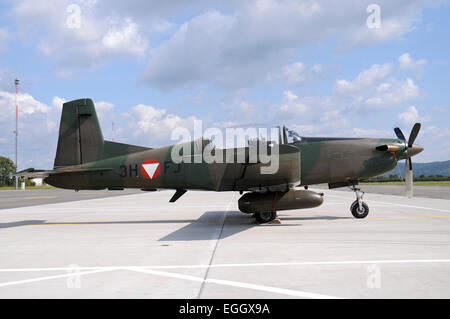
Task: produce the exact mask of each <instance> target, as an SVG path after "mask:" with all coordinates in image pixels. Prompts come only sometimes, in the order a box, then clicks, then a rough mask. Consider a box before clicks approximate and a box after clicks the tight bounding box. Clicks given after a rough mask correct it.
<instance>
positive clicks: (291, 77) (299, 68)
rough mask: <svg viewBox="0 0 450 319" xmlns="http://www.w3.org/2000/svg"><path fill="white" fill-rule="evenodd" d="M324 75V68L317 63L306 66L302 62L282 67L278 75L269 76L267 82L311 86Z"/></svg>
mask: <svg viewBox="0 0 450 319" xmlns="http://www.w3.org/2000/svg"><path fill="white" fill-rule="evenodd" d="M324 75H325V74H324V67H323V65H321V64H319V63H316V64H314V65H312V66H306V65H304V64H303V63H302V62H294V63H292V64H288V65H285V66H283V68H282V71H281V73H280V74H276V75H274V76H271V75H269V81H274V80H283V81H285V82H286V83H288V84H292V85H303V84H312V83H313V82H315V81H316V80H318V79H319V78H321V77H324Z"/></svg>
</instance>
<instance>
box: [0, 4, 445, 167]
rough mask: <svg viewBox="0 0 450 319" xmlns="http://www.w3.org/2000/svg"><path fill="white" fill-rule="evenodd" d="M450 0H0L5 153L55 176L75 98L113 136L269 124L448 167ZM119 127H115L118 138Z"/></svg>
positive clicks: (0, 147)
mask: <svg viewBox="0 0 450 319" xmlns="http://www.w3.org/2000/svg"><path fill="white" fill-rule="evenodd" d="M449 16H450V3H449V1H444V0H442V1H439V0H428V1H419V0H396V1H392V0H387V1H376V2H374V1H373V0H371V1H363V0H355V1H343V0H334V1H333V0H331V1H330V0H326V1H325V0H323V1H322V0H308V1H294V0H279V1H276V0H248V1H237V0H230V1H216V0H191V1H182V0H173V1H155V0H150V1H149V0H147V1H141V0H128V1H120V0H108V1H106V0H69V1H66V0H39V1H38V0H15V1H12V0H0V155H1V156H6V157H10V158H11V159H14V149H15V144H14V130H15V86H14V79H15V78H16V77H17V78H19V79H20V87H19V94H18V97H17V99H18V105H19V146H18V148H19V160H18V169H19V170H21V169H25V168H28V167H34V168H43V169H48V168H52V166H53V161H54V156H55V152H56V143H57V138H58V130H59V119H60V116H61V108H62V104H63V103H64V102H66V101H70V100H74V99H79V98H91V99H92V100H93V101H94V102H95V105H96V109H97V113H98V116H99V119H100V124H101V127H102V130H103V135H104V137H105V139H107V140H111V139H112V138H113V137H114V140H115V141H117V142H123V143H130V144H135V145H142V146H147V147H159V146H164V145H167V144H173V143H175V142H176V141H174V140H172V139H171V132H173V131H174V130H175V129H176V128H177V127H187V128H192V125H193V123H194V121H196V120H202V121H203V122H202V123H203V128H204V129H205V128H207V127H218V128H223V127H227V126H230V125H233V126H236V125H243V124H245V125H248V124H251V123H267V124H271V125H286V126H288V127H290V128H292V129H295V130H297V131H298V132H299V133H300V135H302V136H338V137H387V138H390V137H392V138H395V134H394V132H393V129H394V128H395V127H397V126H399V127H400V128H401V129H402V130H403V132H404V133H405V135H406V136H408V135H409V132H410V130H411V128H412V126H413V124H414V123H415V122H421V123H422V130H421V132H420V134H419V136H418V138H417V140H416V143H418V144H420V145H422V146H424V148H425V150H424V151H423V152H422V153H421V154H419V155H417V156H416V157H415V161H416V162H430V161H443V160H449V159H450V128H449V124H448V123H449V119H450V41H449V40H448V34H449V31H450V19H448V17H449ZM112 123H114V131H113V129H112Z"/></svg>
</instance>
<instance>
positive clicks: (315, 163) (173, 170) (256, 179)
mask: <svg viewBox="0 0 450 319" xmlns="http://www.w3.org/2000/svg"><path fill="white" fill-rule="evenodd" d="M402 143H403V142H402V141H401V140H398V139H374V138H308V137H304V138H302V140H301V141H300V142H295V143H290V144H288V145H289V146H291V147H292V149H294V148H295V149H297V150H298V151H299V152H291V153H290V154H288V155H280V163H279V169H278V171H277V172H276V173H275V174H261V173H260V168H261V164H251V165H247V164H244V165H243V164H242V163H206V162H205V161H204V160H202V161H201V162H199V163H196V162H195V158H194V157H195V154H194V155H192V158H191V163H186V162H181V163H175V162H174V161H173V160H172V157H171V151H172V148H173V146H167V147H163V148H158V149H151V150H145V151H141V152H136V153H131V154H127V155H122V156H115V157H111V158H107V159H103V160H99V161H95V162H90V163H86V164H83V165H76V166H74V167H83V168H102V169H103V168H104V169H105V170H104V171H94V172H82V173H79V174H71V175H70V178H68V177H67V176H65V175H64V174H58V175H50V176H49V177H47V178H46V180H45V181H46V182H47V183H48V184H51V185H53V186H56V187H60V188H68V189H104V188H109V189H122V188H141V189H147V190H153V189H202V190H214V191H247V190H257V189H258V188H260V189H261V188H262V187H273V189H275V190H282V189H283V188H286V189H288V188H292V186H300V185H312V184H319V183H329V184H339V183H349V182H350V183H354V182H357V181H359V180H363V179H367V178H370V177H372V176H377V175H380V174H383V173H385V172H388V171H390V170H392V169H393V168H394V167H395V166H396V164H397V161H398V160H399V159H401V158H402V154H401V153H398V154H393V153H390V152H381V151H378V150H376V147H377V146H379V145H383V144H402ZM295 149H294V150H295ZM144 163H150V165H153V164H151V163H155V164H154V165H153V166H152V167H154V168H155V170H154V171H153V172H152V173H153V176H151V178H149V176H148V174H147V172H146V171H145V169H144V166H143V164H144Z"/></svg>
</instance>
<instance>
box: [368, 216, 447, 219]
mask: <svg viewBox="0 0 450 319" xmlns="http://www.w3.org/2000/svg"><path fill="white" fill-rule="evenodd" d="M421 218H422V219H423V218H450V216H380V217H367V219H421Z"/></svg>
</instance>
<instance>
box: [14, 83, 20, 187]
mask: <svg viewBox="0 0 450 319" xmlns="http://www.w3.org/2000/svg"><path fill="white" fill-rule="evenodd" d="M14 84H15V86H16V130H15V131H14V134H15V135H16V161H15V163H16V173H17V164H18V162H17V137H18V135H19V126H18V125H19V105H18V104H17V94H18V93H19V79H18V78H16V79H15V80H14ZM18 187H19V177H18V176H17V175H16V189H18Z"/></svg>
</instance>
